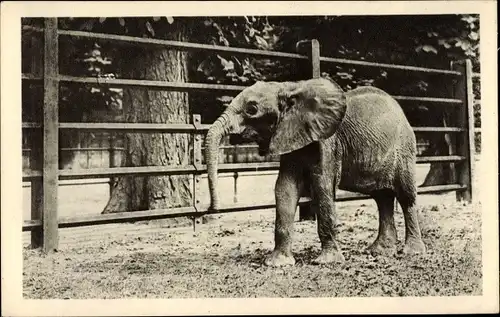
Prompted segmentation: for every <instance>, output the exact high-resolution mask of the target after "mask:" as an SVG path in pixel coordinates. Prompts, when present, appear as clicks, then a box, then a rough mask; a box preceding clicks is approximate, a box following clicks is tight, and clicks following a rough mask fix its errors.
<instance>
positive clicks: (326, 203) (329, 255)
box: [311, 166, 344, 264]
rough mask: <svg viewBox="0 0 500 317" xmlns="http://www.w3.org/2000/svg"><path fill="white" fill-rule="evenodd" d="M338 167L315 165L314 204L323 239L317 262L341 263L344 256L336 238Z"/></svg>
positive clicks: (312, 174) (313, 177) (314, 261)
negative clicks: (331, 168) (328, 167)
mask: <svg viewBox="0 0 500 317" xmlns="http://www.w3.org/2000/svg"><path fill="white" fill-rule="evenodd" d="M336 174H337V172H336V169H334V171H333V172H332V170H328V169H326V168H322V167H320V166H313V169H312V173H311V176H312V177H311V178H312V189H313V197H312V198H313V202H312V203H313V204H314V207H313V208H314V209H315V210H317V216H316V218H317V221H318V235H319V239H320V241H321V253H320V255H319V256H318V257H317V258H316V259H315V260H313V263H315V264H325V263H335V262H337V263H339V262H343V261H344V256H343V255H342V253H341V251H340V247H339V245H338V242H337V240H336V235H337V229H336V227H337V213H336V210H335V200H334V197H335V189H336Z"/></svg>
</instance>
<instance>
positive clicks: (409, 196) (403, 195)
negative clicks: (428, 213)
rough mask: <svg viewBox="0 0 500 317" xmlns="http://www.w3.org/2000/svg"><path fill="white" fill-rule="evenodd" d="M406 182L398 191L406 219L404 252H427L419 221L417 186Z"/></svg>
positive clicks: (398, 197)
mask: <svg viewBox="0 0 500 317" xmlns="http://www.w3.org/2000/svg"><path fill="white" fill-rule="evenodd" d="M404 184H406V186H401V190H400V191H399V192H398V193H397V199H398V201H399V204H400V205H401V208H402V209H403V215H404V219H405V246H404V248H403V253H405V254H417V253H425V251H426V250H425V244H424V242H423V241H422V234H421V231H420V225H419V221H418V211H417V206H416V197H417V191H416V187H415V186H408V183H404ZM411 184H414V183H411Z"/></svg>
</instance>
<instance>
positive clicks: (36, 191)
mask: <svg viewBox="0 0 500 317" xmlns="http://www.w3.org/2000/svg"><path fill="white" fill-rule="evenodd" d="M30 41H31V43H30V44H31V45H30V50H29V54H30V55H31V59H30V64H31V65H30V73H31V74H33V75H35V76H40V77H42V76H43V75H42V74H43V39H42V37H41V34H38V33H33V34H32V35H31V40H30ZM32 88H33V87H32ZM38 92H39V91H38V89H33V93H32V94H31V95H30V99H31V100H30V101H31V104H30V111H31V112H32V114H33V117H31V118H32V121H36V122H40V121H39V120H40V118H41V115H40V113H39V108H38V106H40V105H39V104H38V102H37V101H38V98H39V97H40V96H39V95H38ZM23 133H25V132H23ZM26 133H28V137H29V138H30V142H29V143H31V144H30V147H31V153H30V169H31V170H37V171H40V170H42V169H43V163H42V161H43V141H42V140H43V139H42V129H35V130H27V131H26ZM42 207H43V183H42V178H34V179H33V180H32V181H31V219H32V220H42V218H43V208H42ZM42 245H43V230H42V227H39V228H36V229H33V230H32V231H31V247H32V248H40V247H41V246H42Z"/></svg>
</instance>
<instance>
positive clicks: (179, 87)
mask: <svg viewBox="0 0 500 317" xmlns="http://www.w3.org/2000/svg"><path fill="white" fill-rule="evenodd" d="M58 78H59V81H61V82H65V83H79V84H92V85H106V86H110V87H142V88H150V89H162V90H176V91H193V90H197V91H229V92H240V91H242V90H243V89H245V88H246V87H248V86H241V85H222V84H202V83H184V82H168V81H158V80H136V79H111V78H100V77H75V76H67V75H59V76H58ZM23 79H29V80H38V79H40V78H38V77H33V76H26V75H24V74H23ZM392 97H393V98H394V99H396V100H399V101H420V102H434V103H444V104H456V105H459V104H462V100H460V99H451V98H437V97H416V96H392Z"/></svg>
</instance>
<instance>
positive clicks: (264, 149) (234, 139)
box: [229, 133, 270, 156]
mask: <svg viewBox="0 0 500 317" xmlns="http://www.w3.org/2000/svg"><path fill="white" fill-rule="evenodd" d="M269 142H270V138H262V137H261V136H260V135H259V134H247V133H242V134H231V135H230V136H229V144H231V145H239V144H248V143H257V145H258V146H259V148H258V153H259V155H260V156H266V155H267V154H269Z"/></svg>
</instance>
